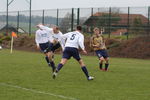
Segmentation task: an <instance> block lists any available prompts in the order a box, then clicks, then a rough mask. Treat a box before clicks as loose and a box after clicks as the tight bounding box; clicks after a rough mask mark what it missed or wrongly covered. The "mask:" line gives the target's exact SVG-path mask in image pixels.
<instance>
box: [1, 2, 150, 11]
mask: <svg viewBox="0 0 150 100" xmlns="http://www.w3.org/2000/svg"><path fill="white" fill-rule="evenodd" d="M6 1H7V0H0V11H1V12H3V11H6ZM10 1H11V0H9V2H10ZM27 1H29V0H14V1H13V2H12V3H11V4H10V5H9V11H23V10H29V3H28V2H27ZM128 6H130V7H143V6H146V7H148V6H150V0H32V10H42V9H57V8H58V9H65V8H92V7H128Z"/></svg>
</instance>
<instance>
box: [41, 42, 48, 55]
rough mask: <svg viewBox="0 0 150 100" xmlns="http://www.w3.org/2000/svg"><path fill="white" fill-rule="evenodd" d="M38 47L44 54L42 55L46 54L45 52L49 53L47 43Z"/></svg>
mask: <svg viewBox="0 0 150 100" xmlns="http://www.w3.org/2000/svg"><path fill="white" fill-rule="evenodd" d="M39 46H40V49H41V51H42V52H44V53H47V52H49V51H50V48H49V42H46V43H40V44H39Z"/></svg>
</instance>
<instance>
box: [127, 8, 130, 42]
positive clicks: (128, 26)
mask: <svg viewBox="0 0 150 100" xmlns="http://www.w3.org/2000/svg"><path fill="white" fill-rule="evenodd" d="M127 24H128V25H127V40H128V39H129V28H130V7H128V22H127Z"/></svg>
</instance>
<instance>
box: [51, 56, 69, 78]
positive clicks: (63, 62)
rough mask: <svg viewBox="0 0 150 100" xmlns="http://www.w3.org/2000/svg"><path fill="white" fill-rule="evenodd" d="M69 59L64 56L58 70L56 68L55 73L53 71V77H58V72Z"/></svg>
mask: <svg viewBox="0 0 150 100" xmlns="http://www.w3.org/2000/svg"><path fill="white" fill-rule="evenodd" d="M67 60H68V59H65V58H62V59H61V62H60V63H59V64H58V66H57V68H56V70H55V71H54V73H53V79H55V78H56V76H57V73H58V72H59V71H60V70H61V68H62V67H63V66H64V64H66V63H67Z"/></svg>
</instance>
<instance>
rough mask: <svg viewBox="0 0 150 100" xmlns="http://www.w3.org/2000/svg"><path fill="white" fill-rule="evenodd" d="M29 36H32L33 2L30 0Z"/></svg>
mask: <svg viewBox="0 0 150 100" xmlns="http://www.w3.org/2000/svg"><path fill="white" fill-rule="evenodd" d="M29 36H31V0H30V17H29Z"/></svg>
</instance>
